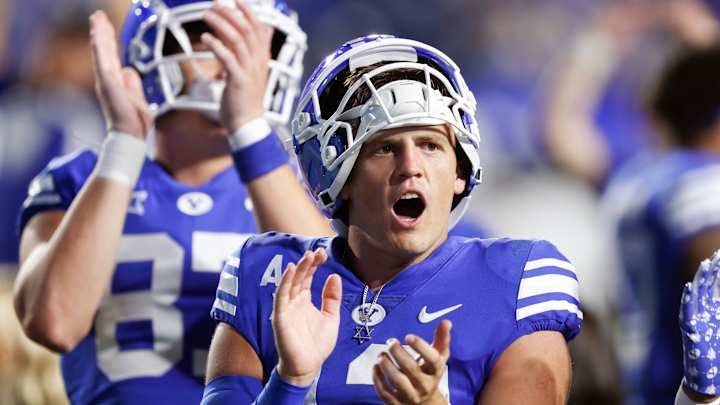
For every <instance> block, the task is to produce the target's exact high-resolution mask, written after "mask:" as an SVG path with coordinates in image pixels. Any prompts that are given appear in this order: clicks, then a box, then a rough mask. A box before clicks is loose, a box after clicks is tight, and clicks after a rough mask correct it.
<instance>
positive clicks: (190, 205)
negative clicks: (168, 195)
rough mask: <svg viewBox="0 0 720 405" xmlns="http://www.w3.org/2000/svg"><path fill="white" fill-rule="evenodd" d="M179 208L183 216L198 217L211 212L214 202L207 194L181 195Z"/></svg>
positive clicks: (178, 201) (196, 192) (178, 202)
mask: <svg viewBox="0 0 720 405" xmlns="http://www.w3.org/2000/svg"><path fill="white" fill-rule="evenodd" d="M177 207H178V209H179V210H180V212H182V213H183V214H187V215H191V216H194V217H197V216H199V215H203V214H207V213H208V212H210V210H211V209H212V208H213V200H212V198H211V197H210V196H209V195H207V194H205V193H202V192H199V191H193V192H190V193H185V194H183V195H181V196H180V198H178V200H177Z"/></svg>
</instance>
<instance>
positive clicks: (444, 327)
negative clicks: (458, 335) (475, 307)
mask: <svg viewBox="0 0 720 405" xmlns="http://www.w3.org/2000/svg"><path fill="white" fill-rule="evenodd" d="M451 329H452V322H450V321H449V320H447V319H443V320H442V321H440V324H439V325H438V327H437V328H436V329H435V336H434V338H433V343H432V345H433V347H434V348H435V350H437V351H438V353H440V356H442V357H443V358H444V359H447V358H448V357H450V330H451Z"/></svg>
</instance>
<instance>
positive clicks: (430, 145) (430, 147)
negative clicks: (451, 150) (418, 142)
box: [422, 142, 440, 152]
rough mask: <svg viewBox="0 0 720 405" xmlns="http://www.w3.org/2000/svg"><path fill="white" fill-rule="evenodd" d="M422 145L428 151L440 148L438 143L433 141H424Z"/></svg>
mask: <svg viewBox="0 0 720 405" xmlns="http://www.w3.org/2000/svg"><path fill="white" fill-rule="evenodd" d="M422 146H423V148H424V149H426V150H428V151H430V152H434V151H436V150H438V149H440V145H438V144H436V143H435V142H425V143H424V144H423V145H422Z"/></svg>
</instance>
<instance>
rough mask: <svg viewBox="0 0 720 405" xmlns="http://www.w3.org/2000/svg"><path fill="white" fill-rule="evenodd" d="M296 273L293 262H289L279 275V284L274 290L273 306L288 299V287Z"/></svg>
mask: <svg viewBox="0 0 720 405" xmlns="http://www.w3.org/2000/svg"><path fill="white" fill-rule="evenodd" d="M296 273H297V267H296V266H295V263H289V264H288V265H287V267H286V268H285V272H283V274H282V276H281V277H280V284H279V285H278V288H277V290H276V291H275V308H277V306H278V305H282V304H285V303H286V302H287V301H289V300H290V289H291V287H292V284H293V281H294V279H295V274H296Z"/></svg>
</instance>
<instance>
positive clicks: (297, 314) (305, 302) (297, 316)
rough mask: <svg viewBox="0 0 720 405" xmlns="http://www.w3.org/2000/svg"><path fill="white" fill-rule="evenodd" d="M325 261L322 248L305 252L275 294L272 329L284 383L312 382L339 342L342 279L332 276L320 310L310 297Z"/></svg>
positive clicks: (326, 284)
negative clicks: (315, 276)
mask: <svg viewBox="0 0 720 405" xmlns="http://www.w3.org/2000/svg"><path fill="white" fill-rule="evenodd" d="M325 260H327V253H325V250H324V249H322V248H320V249H318V250H316V251H314V252H309V251H308V252H305V255H304V256H303V257H302V259H301V260H300V262H299V263H298V264H297V266H296V265H295V264H293V263H290V264H288V266H287V268H286V269H285V272H284V273H283V275H282V278H281V279H280V285H279V286H278V289H277V291H276V292H275V299H274V301H273V314H272V326H273V333H274V335H275V346H276V347H277V351H278V355H279V357H280V360H279V362H278V368H277V370H278V374H279V375H280V377H282V379H283V380H285V381H286V382H288V383H290V384H293V385H296V386H307V385H310V384H311V383H312V381H313V379H314V378H315V376H316V375H317V374H318V373H319V372H320V367H321V366H322V364H323V363H324V362H325V359H327V357H328V356H329V355H330V353H331V352H332V351H333V349H334V348H335V343H336V342H337V336H338V328H339V326H340V303H341V300H342V283H341V281H340V276H338V275H337V274H333V275H331V276H330V277H328V279H327V281H325V286H324V287H323V291H322V307H321V308H320V309H318V308H315V305H313V303H312V300H311V295H310V286H311V285H312V279H313V274H315V270H317V268H318V266H320V265H321V264H323V263H325Z"/></svg>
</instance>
